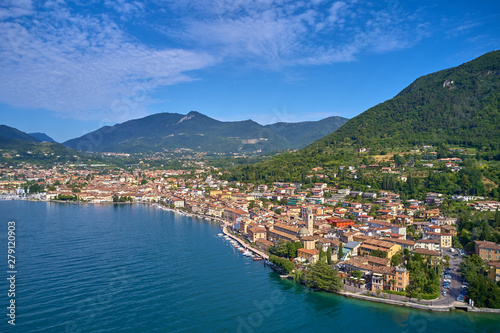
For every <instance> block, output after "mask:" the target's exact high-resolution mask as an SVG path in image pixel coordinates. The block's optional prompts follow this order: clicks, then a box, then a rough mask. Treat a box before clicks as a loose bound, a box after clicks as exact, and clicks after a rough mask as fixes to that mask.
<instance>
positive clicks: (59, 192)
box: [0, 164, 500, 310]
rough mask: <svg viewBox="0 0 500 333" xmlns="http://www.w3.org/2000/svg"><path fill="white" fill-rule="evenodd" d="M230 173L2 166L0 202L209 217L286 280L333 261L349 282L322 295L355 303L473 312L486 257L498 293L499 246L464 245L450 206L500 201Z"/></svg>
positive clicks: (480, 206) (487, 206) (494, 212)
mask: <svg viewBox="0 0 500 333" xmlns="http://www.w3.org/2000/svg"><path fill="white" fill-rule="evenodd" d="M319 169H321V168H319ZM313 171H316V172H317V171H318V170H313ZM381 172H386V170H382V171H381ZM223 174H224V171H222V170H218V169H217V168H214V167H208V166H204V167H201V168H199V169H191V170H148V169H147V168H145V167H143V168H135V169H131V170H127V169H122V168H106V167H105V165H104V166H103V165H93V166H82V165H72V164H59V165H57V166H54V167H51V168H44V167H41V166H35V165H31V164H23V165H20V166H19V167H17V168H12V167H6V166H5V165H2V166H0V175H1V180H0V198H1V199H3V200H16V199H17V200H19V199H24V200H39V201H58V202H63V201H64V202H85V203H91V204H108V203H144V204H155V205H161V207H163V208H166V209H171V210H175V211H178V212H182V213H185V214H190V215H192V216H203V217H208V218H211V219H214V220H217V221H221V222H223V223H224V225H225V226H226V227H227V230H228V232H230V233H231V234H232V236H233V237H237V238H239V239H240V241H241V242H245V244H247V245H248V247H249V248H252V249H254V250H255V251H259V252H260V253H266V254H270V256H267V255H266V258H269V260H268V261H266V262H268V263H269V264H271V265H272V266H273V267H275V268H276V269H277V270H279V271H280V272H281V274H282V275H283V276H284V277H290V278H293V279H295V280H296V281H305V280H307V273H308V268H310V267H314V265H317V264H318V265H319V264H324V265H327V266H328V267H329V268H330V269H331V270H332V272H333V273H332V274H333V275H335V276H336V277H338V281H341V282H340V283H331V284H329V285H328V284H327V285H328V286H329V287H327V288H324V287H323V288H320V289H329V290H330V291H336V292H339V291H341V290H342V292H344V293H347V294H349V295H351V296H354V297H355V296H359V297H373V298H378V299H380V300H390V301H391V302H396V303H397V302H410V303H411V302H414V303H418V304H420V305H421V306H434V307H437V309H441V310H442V309H443V308H444V309H446V308H449V307H450V306H453V307H456V308H459V307H466V308H468V307H469V308H470V307H471V306H472V305H474V304H473V300H472V301H471V298H470V297H467V295H468V289H469V288H473V287H474V288H476V286H470V285H469V281H467V280H466V279H465V275H464V274H465V272H464V271H465V269H466V266H467V265H469V264H471V265H472V263H469V262H467V260H469V259H471V258H475V260H476V261H477V258H480V259H479V260H480V261H481V269H482V270H483V271H484V272H483V275H484V278H485V279H486V280H488V281H491V283H494V285H495V286H496V287H497V288H498V286H497V283H498V282H499V281H500V246H499V245H498V244H497V243H495V242H491V241H485V240H480V238H479V237H477V239H474V238H471V242H470V243H469V244H461V242H460V240H461V238H463V237H459V236H463V235H460V234H459V232H460V230H465V229H463V228H461V227H460V221H459V219H458V218H457V217H454V216H446V214H445V213H444V211H445V209H443V208H444V207H443V203H444V201H445V199H446V200H448V201H452V202H457V203H460V204H462V205H465V207H467V209H469V210H470V211H471V212H477V213H482V214H483V213H487V214H490V215H491V216H492V217H493V218H495V219H496V220H497V219H499V213H498V209H499V205H500V204H499V202H498V201H492V200H485V198H483V197H474V196H452V197H449V196H448V197H447V196H446V195H443V194H440V193H435V192H429V193H427V194H426V197H425V200H414V199H409V200H402V199H401V197H400V195H399V194H397V193H394V192H391V191H387V190H376V191H375V190H374V191H371V192H363V191H355V190H351V189H350V188H339V187H337V186H333V187H332V186H329V184H328V183H326V182H317V183H313V184H311V186H310V187H306V186H304V184H300V183H290V182H273V183H272V184H268V185H266V184H259V185H255V184H251V183H242V182H235V181H232V182H230V181H227V180H223V179H221V177H220V176H222V175H223ZM497 222H498V221H497ZM465 231H466V230H465ZM471 244H472V245H471ZM310 279H311V277H309V280H310ZM481 283H483V282H481ZM485 283H487V282H485ZM311 285H312V286H318V285H324V284H319V283H315V284H314V283H313V284H311ZM476 292H477V291H476ZM464 302H467V303H464ZM476 305H477V306H480V307H494V306H493V305H492V304H485V303H484V302H483V303H480V304H476Z"/></svg>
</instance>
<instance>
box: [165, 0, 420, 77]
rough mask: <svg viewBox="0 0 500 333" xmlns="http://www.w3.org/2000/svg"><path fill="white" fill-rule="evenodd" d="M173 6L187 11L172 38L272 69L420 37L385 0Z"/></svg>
mask: <svg viewBox="0 0 500 333" xmlns="http://www.w3.org/2000/svg"><path fill="white" fill-rule="evenodd" d="M210 3H212V2H210ZM396 4H397V3H396ZM175 5H176V8H178V10H181V11H182V10H186V11H187V10H188V9H189V10H190V11H191V15H188V16H187V17H185V18H184V19H183V20H182V21H181V25H180V27H179V29H177V31H176V32H175V33H173V32H172V29H168V30H167V35H169V36H170V37H174V38H178V39H179V40H191V41H193V42H195V43H198V44H199V45H202V46H203V47H204V48H206V49H210V50H211V51H212V52H215V53H217V54H220V55H222V56H224V57H234V58H238V59H241V58H243V59H246V60H250V61H251V62H257V63H259V64H261V65H264V66H271V67H281V66H290V65H296V64H329V63H334V62H340V61H351V60H353V59H354V58H355V57H356V55H358V54H359V53H361V52H370V51H372V52H388V51H391V50H394V49H401V48H404V47H410V46H412V45H414V44H415V42H416V41H418V40H419V39H420V38H421V37H422V35H417V34H415V33H414V31H413V29H414V26H415V25H417V23H416V22H412V19H409V18H408V17H407V15H405V13H404V12H403V9H402V8H401V7H398V5H393V4H392V3H390V4H387V3H385V2H384V3H383V4H382V5H381V4H380V3H379V4H378V5H377V4H375V5H372V7H370V6H367V4H366V3H360V2H358V1H348V0H346V1H312V2H309V1H305V2H300V1H286V0H276V1H273V0H269V1H229V0H218V1H215V2H213V6H208V5H207V2H204V1H188V0H186V1H182V2H175ZM417 18H418V17H417ZM413 20H414V21H415V20H416V18H413ZM160 30H161V28H160Z"/></svg>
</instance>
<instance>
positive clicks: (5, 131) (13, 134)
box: [0, 125, 40, 142]
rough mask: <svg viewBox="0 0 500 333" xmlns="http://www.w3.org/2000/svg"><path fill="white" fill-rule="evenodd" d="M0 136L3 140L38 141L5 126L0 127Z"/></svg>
mask: <svg viewBox="0 0 500 333" xmlns="http://www.w3.org/2000/svg"><path fill="white" fill-rule="evenodd" d="M0 136H1V137H3V138H5V139H15V140H23V141H29V142H39V141H40V140H38V139H36V138H34V137H32V136H31V135H29V134H27V133H24V132H22V131H20V130H18V129H16V128H14V127H9V126H6V125H0Z"/></svg>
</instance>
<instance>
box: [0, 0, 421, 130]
mask: <svg viewBox="0 0 500 333" xmlns="http://www.w3.org/2000/svg"><path fill="white" fill-rule="evenodd" d="M73 3H74V5H72V7H71V6H67V5H66V4H65V2H64V1H62V0H50V1H46V2H45V3H41V2H37V3H36V4H35V8H34V6H33V4H32V3H31V1H29V0H17V1H15V0H12V1H8V2H7V3H6V4H5V5H1V6H0V77H2V80H1V81H0V102H3V103H8V104H10V105H12V106H16V107H29V108H44V109H48V110H52V111H55V112H58V113H59V114H60V115H61V116H66V117H74V118H80V119H83V118H84V119H90V118H92V119H107V118H112V119H114V120H115V121H122V120H126V119H129V118H131V117H138V116H142V115H144V114H145V112H146V111H145V108H146V107H147V106H148V105H149V104H150V103H152V102H155V101H151V100H150V99H149V98H148V95H151V93H153V92H154V90H155V88H157V87H160V86H164V85H171V84H176V83H179V82H184V81H189V80H193V79H194V78H193V77H191V76H190V75H188V72H189V71H192V70H197V69H202V68H205V67H207V66H210V65H213V64H215V63H217V62H223V61H227V60H229V61H233V60H237V61H242V62H243V63H247V64H251V65H254V66H258V67H261V68H269V67H271V68H274V69H280V68H282V67H284V66H295V65H321V64H331V63H334V62H342V61H352V60H354V59H355V58H356V56H357V55H359V54H360V53H362V52H389V51H391V50H394V49H401V48H405V47H410V46H412V45H413V44H414V43H415V42H416V41H418V40H419V38H422V36H424V35H425V31H424V30H425V26H423V27H424V28H422V29H420V30H419V31H420V32H419V33H415V31H416V30H415V26H416V25H417V24H416V23H415V22H416V21H417V18H411V19H410V18H408V16H407V15H405V13H404V12H403V10H402V9H401V8H400V7H397V6H396V7H395V6H391V5H387V4H386V3H384V4H383V5H380V3H378V4H377V3H376V4H375V5H372V6H368V5H367V4H366V3H361V2H358V1H356V0H343V1H327V0H317V1H291V0H254V1H251V0H214V1H202V0H157V1H151V2H140V1H137V0H132V1H126V0H104V2H103V4H104V7H105V8H108V9H109V11H107V12H104V13H100V14H96V10H95V8H93V6H95V3H94V2H92V3H88V2H83V1H73ZM101 3H102V1H101ZM377 6H378V7H377ZM101 10H102V9H101V8H100V7H99V10H97V11H98V12H101ZM153 26H154V27H155V28H156V29H157V30H158V31H161V32H163V33H164V35H163V36H166V37H164V39H163V40H160V42H161V43H162V44H161V45H176V47H165V46H162V47H161V48H160V47H156V46H155V47H153V46H151V45H145V44H142V43H141V42H140V40H141V39H140V36H133V35H131V34H132V33H133V32H134V28H135V27H140V28H144V29H146V28H147V29H152V27H153ZM131 27H132V28H131ZM127 28H130V29H127ZM125 31H127V32H125ZM151 43H154V41H153V42H151Z"/></svg>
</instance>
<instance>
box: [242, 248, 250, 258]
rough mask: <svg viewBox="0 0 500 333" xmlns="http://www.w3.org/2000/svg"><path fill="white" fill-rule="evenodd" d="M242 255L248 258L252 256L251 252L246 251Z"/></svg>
mask: <svg viewBox="0 0 500 333" xmlns="http://www.w3.org/2000/svg"><path fill="white" fill-rule="evenodd" d="M243 255H244V256H248V257H250V256H251V255H252V252H250V251H248V250H246V251H245V252H243Z"/></svg>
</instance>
